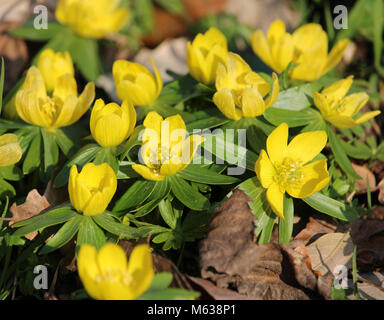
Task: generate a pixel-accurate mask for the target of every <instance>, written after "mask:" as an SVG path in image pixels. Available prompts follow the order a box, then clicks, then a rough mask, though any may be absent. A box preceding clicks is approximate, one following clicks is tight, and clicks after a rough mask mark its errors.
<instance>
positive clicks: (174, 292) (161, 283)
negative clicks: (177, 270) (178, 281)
mask: <svg viewBox="0 0 384 320" xmlns="http://www.w3.org/2000/svg"><path fill="white" fill-rule="evenodd" d="M171 281H172V275H171V274H170V273H165V272H162V273H157V274H155V276H154V278H153V280H152V284H151V286H150V287H149V288H148V290H147V291H146V292H144V293H143V294H142V295H141V296H140V297H138V298H137V299H138V300H191V299H195V298H197V297H199V295H200V293H198V292H195V291H187V290H184V289H177V288H167V287H168V286H169V285H170V283H171Z"/></svg>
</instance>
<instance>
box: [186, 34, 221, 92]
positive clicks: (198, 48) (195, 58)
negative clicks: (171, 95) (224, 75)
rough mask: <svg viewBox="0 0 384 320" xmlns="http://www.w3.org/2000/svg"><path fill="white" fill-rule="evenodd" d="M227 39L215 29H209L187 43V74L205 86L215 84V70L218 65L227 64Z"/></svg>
mask: <svg viewBox="0 0 384 320" xmlns="http://www.w3.org/2000/svg"><path fill="white" fill-rule="evenodd" d="M227 55H228V49H227V39H226V38H225V36H224V35H223V34H222V33H221V32H220V31H219V30H218V29H216V28H214V27H211V28H209V30H208V31H207V32H206V33H204V34H201V33H199V34H198V35H197V36H196V37H195V39H194V40H193V41H192V44H191V42H188V48H187V57H186V61H187V65H188V69H189V73H190V74H191V75H192V77H194V78H195V79H196V80H197V81H199V82H202V83H204V84H206V85H210V84H213V83H215V79H216V69H217V66H218V64H219V63H223V64H224V65H225V64H226V63H227Z"/></svg>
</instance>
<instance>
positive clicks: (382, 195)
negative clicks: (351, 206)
mask: <svg viewBox="0 0 384 320" xmlns="http://www.w3.org/2000/svg"><path fill="white" fill-rule="evenodd" d="M377 188H378V189H379V195H378V196H377V199H378V200H379V202H380V203H382V204H384V178H383V179H382V180H381V181H380V182H379V184H378V185H377Z"/></svg>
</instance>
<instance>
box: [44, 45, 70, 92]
mask: <svg viewBox="0 0 384 320" xmlns="http://www.w3.org/2000/svg"><path fill="white" fill-rule="evenodd" d="M37 67H38V69H39V70H40V72H41V75H42V76H43V79H44V83H45V87H46V89H47V91H52V90H53V89H54V88H55V85H56V81H57V79H58V78H59V77H60V76H62V75H63V74H66V73H69V74H71V75H74V74H75V70H74V68H73V63H72V59H71V56H70V54H69V53H68V52H67V51H66V52H57V53H55V52H54V51H53V50H52V49H45V50H44V51H43V52H42V53H41V54H40V56H39V59H38V60H37Z"/></svg>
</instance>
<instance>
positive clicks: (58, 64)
mask: <svg viewBox="0 0 384 320" xmlns="http://www.w3.org/2000/svg"><path fill="white" fill-rule="evenodd" d="M37 67H38V69H39V70H40V73H41V76H42V77H43V79H44V84H45V88H46V89H47V91H49V92H51V91H52V90H53V89H54V87H55V85H56V81H57V79H58V78H59V77H60V76H62V75H64V74H67V73H68V74H71V75H74V73H75V71H74V68H73V63H72V59H71V56H70V55H69V53H68V52H64V53H61V52H58V53H55V52H54V51H53V50H52V49H45V50H44V51H43V52H42V53H41V54H40V56H39V59H38V61H37ZM28 85H30V83H26V82H25V81H24V83H23V84H22V86H21V87H20V90H21V89H28ZM4 116H5V118H6V119H10V120H17V119H20V117H19V116H18V114H17V111H16V95H14V96H13V98H12V99H11V100H10V101H9V102H8V103H7V104H6V105H5V107H4Z"/></svg>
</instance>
